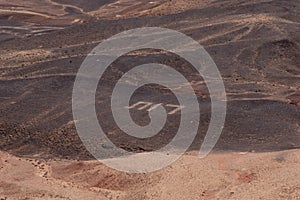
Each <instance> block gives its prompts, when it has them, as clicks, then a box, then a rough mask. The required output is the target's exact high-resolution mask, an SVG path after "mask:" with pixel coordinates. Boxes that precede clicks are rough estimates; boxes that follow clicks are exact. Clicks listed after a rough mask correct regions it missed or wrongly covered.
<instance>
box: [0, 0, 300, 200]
mask: <svg viewBox="0 0 300 200" xmlns="http://www.w3.org/2000/svg"><path fill="white" fill-rule="evenodd" d="M139 27H165V28H169V29H174V30H177V31H180V32H182V33H184V34H186V35H188V36H190V37H192V38H193V39H195V40H196V41H198V42H199V43H200V44H201V45H203V47H204V48H205V49H206V50H207V51H208V53H209V54H210V55H211V57H212V58H213V59H214V61H215V63H216V64H217V66H218V68H219V70H220V73H221V75H222V77H223V79H224V84H225V88H226V92H227V98H228V108H227V117H226V122H225V125H224V130H223V132H222V135H221V138H220V140H219V142H218V143H217V145H216V147H215V149H214V152H213V153H212V154H210V155H209V156H208V157H207V158H205V159H199V158H198V157H197V156H196V152H197V150H199V147H200V145H201V143H202V141H203V136H204V135H205V133H206V130H207V126H208V123H209V119H210V98H209V94H208V92H207V88H206V86H205V84H204V83H203V82H202V81H201V80H202V79H201V77H198V76H196V75H194V74H193V72H194V71H193V70H192V69H191V68H190V65H189V63H187V62H185V61H182V60H180V59H179V58H178V57H176V56H174V55H170V54H169V53H167V52H162V51H153V50H144V51H136V52H131V53H129V54H126V55H124V56H122V57H121V58H119V59H118V60H117V61H116V62H114V63H113V64H112V65H111V68H110V69H111V70H109V71H107V72H106V78H103V79H102V80H101V81H100V83H99V85H101V87H100V89H98V90H97V94H96V102H97V104H96V110H97V115H98V119H99V123H100V124H101V125H102V126H103V129H104V130H105V131H106V132H107V134H108V135H109V137H110V138H111V139H112V140H113V141H114V143H115V144H117V145H118V146H120V147H122V148H124V149H126V150H129V151H135V152H140V153H147V152H148V151H153V150H156V149H158V148H159V147H161V146H163V145H165V144H166V143H168V141H169V140H170V139H171V138H172V137H173V136H174V134H175V133H176V130H177V128H178V120H179V118H180V113H177V114H174V115H173V116H171V117H170V118H169V121H168V124H167V125H168V127H166V128H165V129H164V130H163V131H162V132H161V133H160V134H159V135H158V137H154V138H151V139H150V140H140V139H137V138H128V136H126V135H124V134H122V133H121V132H120V130H119V129H118V128H116V125H115V123H114V121H113V118H112V114H111V110H110V109H109V106H108V105H110V99H109V98H108V97H109V95H110V94H111V92H112V91H111V90H112V86H113V85H114V84H115V82H116V81H117V80H116V79H117V78H120V76H121V75H122V74H124V73H125V72H126V71H128V70H129V69H131V68H132V67H134V66H137V65H140V64H143V63H149V62H153V61H156V62H159V63H162V64H166V65H169V66H172V67H174V68H175V69H177V70H179V71H180V70H181V72H183V73H185V74H187V75H188V76H189V77H188V80H189V81H191V82H192V83H194V84H193V88H194V90H195V92H196V94H197V97H198V101H199V104H200V108H201V120H200V122H201V123H200V124H201V128H200V129H199V131H198V135H197V138H196V139H195V141H194V143H193V144H192V145H191V147H190V149H189V151H188V152H187V153H186V155H184V156H183V157H182V158H181V159H180V160H178V161H177V162H176V163H174V164H173V165H171V166H169V167H167V168H165V169H163V170H161V171H158V172H154V173H150V174H125V173H121V172H117V171H114V170H111V169H108V168H107V167H105V166H103V165H102V164H101V163H99V162H97V161H95V159H94V158H93V157H92V156H91V155H90V154H89V152H88V151H87V150H86V149H85V147H84V146H83V144H82V142H81V141H80V139H79V137H78V135H77V132H76V129H75V126H74V122H73V117H72V99H71V98H72V89H73V84H74V80H75V77H76V73H77V70H78V69H79V67H80V65H81V63H82V62H83V60H84V58H85V57H86V56H87V54H88V53H89V52H90V51H91V50H92V49H93V48H94V47H95V46H96V45H98V44H99V43H100V42H101V41H103V40H104V39H106V38H109V37H111V36H112V35H114V34H117V33H119V32H122V31H125V30H129V29H133V28H139ZM299 30H300V2H299V1H287V0H254V1H244V0H241V1H238V0H228V1H223V0H191V1H183V0H157V1H148V0H145V1H142V0H119V1H115V0H107V1H93V0H88V1H86V0H76V1H73V0H43V1H38V0H31V1H20V0H11V1H7V0H0V55H1V56H0V150H1V154H0V158H1V163H0V197H1V198H2V199H183V198H184V199H300V182H299V180H300V174H299V173H300V171H299V164H300V157H299V156H298V155H299V150H298V148H299V147H300V53H299V52H300V51H299V50H300V34H299ZM162 91H164V89H163V88H160V87H156V86H145V87H144V88H141V90H140V91H138V92H137V93H136V95H135V96H134V97H133V99H132V101H133V102H134V101H139V100H143V98H144V97H145V96H146V97H147V98H148V101H151V102H156V103H174V104H176V102H177V101H176V99H174V96H172V94H171V93H169V92H168V91H166V92H165V91H164V92H162ZM132 116H133V119H134V120H135V121H136V122H137V123H139V124H142V125H143V124H147V122H149V117H148V115H147V113H146V112H145V111H139V110H135V111H133V112H132ZM103 119H104V120H103Z"/></svg>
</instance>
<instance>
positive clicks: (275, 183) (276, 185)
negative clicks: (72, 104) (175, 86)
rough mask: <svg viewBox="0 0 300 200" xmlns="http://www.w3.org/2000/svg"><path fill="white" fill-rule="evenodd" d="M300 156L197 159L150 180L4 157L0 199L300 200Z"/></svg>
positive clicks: (87, 166) (91, 165)
mask: <svg viewBox="0 0 300 200" xmlns="http://www.w3.org/2000/svg"><path fill="white" fill-rule="evenodd" d="M299 153H300V150H291V151H282V152H272V153H245V152H237V153H214V154H210V155H209V156H208V157H206V158H204V159H200V158H199V157H197V154H196V153H189V154H187V155H185V156H183V157H181V158H180V159H179V160H178V161H176V162H175V163H174V164H172V165H171V166H169V167H167V168H165V169H163V170H160V171H157V172H154V173H149V174H126V173H122V172H118V171H115V170H112V169H109V168H108V167H106V166H104V165H103V164H101V163H99V162H98V161H70V160H50V161H37V160H35V159H26V158H17V157H14V156H12V155H10V154H7V153H5V152H1V153H0V157H1V159H0V180H1V181H0V197H1V198H5V197H7V198H8V199H18V198H21V197H22V198H25V197H27V198H29V199H45V198H46V199H49V198H50V199H270V200H271V199H272V200H274V199H300V170H299V167H300V154H299Z"/></svg>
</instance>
